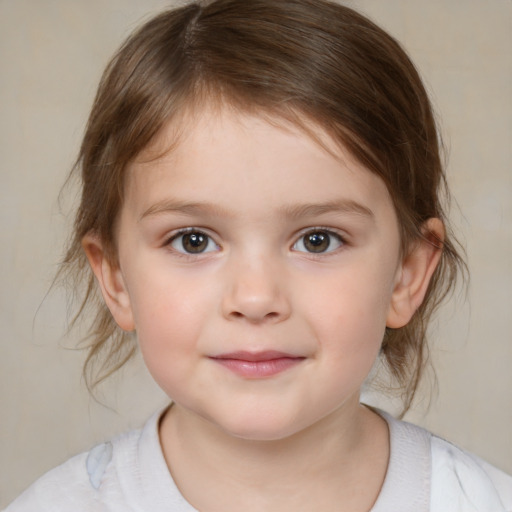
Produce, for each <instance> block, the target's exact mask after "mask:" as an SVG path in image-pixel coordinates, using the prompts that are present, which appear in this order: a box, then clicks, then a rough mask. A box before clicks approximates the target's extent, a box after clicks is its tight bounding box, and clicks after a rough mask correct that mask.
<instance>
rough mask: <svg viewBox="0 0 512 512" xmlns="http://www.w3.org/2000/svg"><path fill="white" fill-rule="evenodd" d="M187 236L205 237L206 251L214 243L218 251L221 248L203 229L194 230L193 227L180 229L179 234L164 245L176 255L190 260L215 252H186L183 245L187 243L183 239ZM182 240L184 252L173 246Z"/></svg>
mask: <svg viewBox="0 0 512 512" xmlns="http://www.w3.org/2000/svg"><path fill="white" fill-rule="evenodd" d="M186 235H196V236H198V237H205V239H206V243H207V245H206V249H208V248H209V246H210V245H211V244H212V243H213V244H214V245H215V248H216V249H218V248H219V246H218V244H217V243H216V242H215V241H214V240H213V238H212V237H211V236H210V235H208V234H207V233H205V232H204V231H203V230H201V229H198V228H192V227H191V228H185V229H180V230H179V231H178V232H177V233H175V234H173V235H172V236H171V237H170V238H169V239H168V240H167V242H166V243H165V244H164V245H165V246H167V247H170V248H171V249H172V250H173V252H174V253H176V254H177V255H179V256H181V257H184V258H190V257H194V256H200V255H203V254H208V253H210V252H215V250H213V251H212V250H203V251H198V252H192V251H190V252H189V251H186V250H185V247H184V245H183V244H184V243H185V242H184V240H183V237H184V236H186ZM180 238H181V247H182V249H183V250H179V249H178V248H177V247H174V246H173V244H174V242H176V241H179V240H180Z"/></svg>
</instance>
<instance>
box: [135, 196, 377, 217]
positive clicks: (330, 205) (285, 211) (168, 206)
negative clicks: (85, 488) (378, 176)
mask: <svg viewBox="0 0 512 512" xmlns="http://www.w3.org/2000/svg"><path fill="white" fill-rule="evenodd" d="M279 212H280V213H281V214H282V215H283V216H285V217H287V218H291V219H300V218H302V217H315V216H319V215H325V214H328V213H334V214H350V215H357V216H362V217H366V218H369V219H370V220H373V219H374V217H375V215H374V213H373V212H372V210H370V208H368V207H366V206H364V205H362V204H360V203H358V202H356V201H353V200H347V199H339V200H334V201H328V202H326V203H321V204H316V203H310V204H297V205H285V206H283V207H281V208H280V209H279ZM163 213H178V214H181V215H188V216H194V215H208V216H213V217H234V216H235V214H234V213H233V212H230V211H229V210H226V209H225V208H223V207H221V206H219V205H216V204H213V203H208V202H197V203H195V202H188V201H179V200H173V199H165V200H163V201H159V202H157V203H155V204H154V205H152V206H150V207H149V208H148V209H147V210H145V211H144V212H143V213H142V215H141V216H140V217H139V222H140V221H141V220H143V219H145V218H146V217H152V216H155V215H160V214H163Z"/></svg>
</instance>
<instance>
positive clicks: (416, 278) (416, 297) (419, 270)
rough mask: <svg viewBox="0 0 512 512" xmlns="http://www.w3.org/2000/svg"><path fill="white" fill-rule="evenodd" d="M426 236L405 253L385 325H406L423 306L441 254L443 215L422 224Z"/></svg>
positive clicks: (393, 326) (396, 326) (394, 326)
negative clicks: (441, 217) (440, 217)
mask: <svg viewBox="0 0 512 512" xmlns="http://www.w3.org/2000/svg"><path fill="white" fill-rule="evenodd" d="M422 232H423V238H422V239H420V240H419V241H418V242H417V244H416V245H414V246H413V247H412V249H411V251H410V252H409V253H408V254H407V255H406V256H405V258H404V260H403V262H402V264H401V267H400V269H399V270H398V274H397V281H396V283H395V288H394V290H393V294H392V296H391V305H390V309H389V313H388V317H387V322H386V326H387V327H391V328H394V329H397V328H399V327H403V326H404V325H406V324H407V323H408V322H409V320H410V319H411V318H412V316H413V315H414V313H415V312H416V310H417V309H418V308H419V307H420V305H421V303H422V302H423V299H424V298H425V294H426V293H427V289H428V285H429V283H430V279H431V278H432V275H433V273H434V270H435V269H436V267H437V265H438V263H439V260H440V258H441V252H442V244H443V241H444V234H445V231H444V225H443V223H442V221H441V220H440V219H437V218H432V219H428V220H427V221H426V222H425V223H424V224H423V227H422Z"/></svg>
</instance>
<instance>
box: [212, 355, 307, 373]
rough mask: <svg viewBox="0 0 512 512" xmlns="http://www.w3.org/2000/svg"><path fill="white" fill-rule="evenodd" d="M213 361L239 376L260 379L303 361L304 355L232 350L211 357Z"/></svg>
mask: <svg viewBox="0 0 512 512" xmlns="http://www.w3.org/2000/svg"><path fill="white" fill-rule="evenodd" d="M210 359H212V360H213V361H215V362H216V363H218V364H220V365H221V366H223V367H224V368H227V369H228V370H230V371H232V372H233V373H235V374H237V375H239V376H240V377H245V378H248V379H261V378H265V377H272V376H273V375H277V374H278V373H281V372H284V371H286V370H288V369H290V368H293V367H294V366H296V365H298V364H299V363H301V362H302V361H304V359H305V357H297V356H294V355H291V354H285V353H283V352H276V351H264V352H244V351H240V352H232V353H229V354H221V355H219V356H215V357H211V358H210Z"/></svg>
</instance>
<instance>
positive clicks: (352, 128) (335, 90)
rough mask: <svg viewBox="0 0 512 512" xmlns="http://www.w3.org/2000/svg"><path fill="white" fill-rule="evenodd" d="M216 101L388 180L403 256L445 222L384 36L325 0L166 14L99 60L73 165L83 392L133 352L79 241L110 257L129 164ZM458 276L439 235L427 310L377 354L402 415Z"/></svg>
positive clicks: (202, 5) (394, 47) (424, 128)
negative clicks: (85, 337)
mask: <svg viewBox="0 0 512 512" xmlns="http://www.w3.org/2000/svg"><path fill="white" fill-rule="evenodd" d="M211 101H216V102H219V101H220V102H221V104H228V105H230V106H232V107H235V108H237V109H240V110H241V111H251V112H256V113H258V112H260V113H261V114H262V115H264V114H270V115H273V116H276V115H277V116H279V117H281V118H285V119H287V120H291V121H292V122H294V123H295V124H299V125H301V127H302V128H305V129H306V130H307V123H308V121H307V120H309V121H312V122H314V123H315V124H316V125H319V126H320V127H322V128H323V129H325V130H326V131H327V133H329V134H330V135H331V136H332V137H333V138H334V140H337V141H339V142H340V143H342V144H343V145H344V146H345V147H346V148H348V149H349V151H351V152H352V154H353V155H354V156H355V157H356V158H357V159H358V160H359V161H360V162H361V163H362V164H363V165H364V166H366V167H367V168H368V169H369V170H370V171H372V172H374V173H375V174H377V175H378V176H380V177H381V178H382V179H383V181H384V182H385V183H386V185H387V188H388V190H389V192H390V194H391V197H392V199H393V201H394V205H395V208H396V211H397V214H398V218H399V223H400V229H401V235H402V250H403V252H404V253H405V252H406V251H407V250H408V249H409V248H410V247H411V244H412V243H414V242H415V241H418V240H419V239H420V238H421V237H423V236H424V234H423V233H422V226H423V224H424V222H425V221H426V220H427V219H429V218H432V217H437V218H440V219H442V220H443V221H444V222H445V224H446V218H445V215H444V212H443V206H442V204H441V200H440V198H441V197H445V198H447V194H448V192H447V191H446V183H445V176H444V171H443V165H442V161H441V158H440V140H439V135H438V132H437V129H436V124H435V120H434V116H433V113H432V108H431V105H430V102H429V99H428V96H427V93H426V91H425V89H424V86H423V84H422V81H421V79H420V77H419V75H418V72H417V71H416V69H415V67H414V66H413V64H412V63H411V61H410V60H409V58H408V57H407V55H406V54H405V52H404V51H403V50H402V48H401V47H400V45H399V44H398V43H397V42H396V41H395V40H394V39H393V38H392V37H391V36H389V35H388V34H386V33H385V32H384V31H383V30H382V29H380V28H379V27H377V26H376V25H375V24H373V23H372V22H371V21H369V20H368V19H366V18H365V17H363V16H362V15H360V14H358V13H356V12H355V11H353V10H352V9H350V8H347V7H344V6H341V5H339V4H335V3H332V2H328V1H325V0H214V1H208V2H192V3H190V4H188V5H186V6H183V7H181V8H177V9H174V10H171V11H167V12H164V13H162V14H160V15H158V16H156V17H155V18H153V19H151V20H150V21H149V22H147V23H146V24H145V25H144V26H142V28H140V29H139V30H138V31H136V32H135V33H134V34H133V35H132V36H131V37H130V38H129V39H128V40H127V41H126V42H125V44H124V45H123V46H122V47H121V49H120V50H119V51H118V52H117V54H116V55H115V56H114V58H113V59H112V61H111V62H110V64H109V65H108V67H107V69H106V71H105V73H104V75H103V78H102V80H101V83H100V86H99V90H98V93H97V96H96V99H95V102H94V106H93V108H92V112H91V115H90V118H89V122H88V126H87V130H86V133H85V136H84V140H83V143H82V146H81V150H80V154H79V157H78V160H77V165H76V167H75V171H76V170H77V169H79V170H80V171H81V180H82V199H81V203H80V206H79V209H78V211H77V214H76V220H75V230H74V238H73V240H72V242H71V245H70V246H69V249H68V252H67V255H66V258H65V261H64V263H63V267H62V271H63V272H64V273H65V274H67V275H69V276H73V277H74V278H75V279H76V280H75V281H74V282H75V283H78V282H82V281H84V282H86V283H87V286H86V288H85V295H84V297H83V301H82V303H81V307H80V309H79V312H78V315H77V316H80V315H81V314H82V313H83V312H84V309H87V308H90V307H92V309H93V311H94V317H93V320H92V325H91V326H90V330H89V332H88V333H89V336H90V338H89V339H90V340H91V341H90V345H89V355H88V358H87V360H86V364H85V367H84V373H85V375H86V378H87V382H88V383H91V382H92V381H94V382H98V381H100V380H102V379H103V378H105V377H106V376H108V375H109V374H110V373H112V372H113V371H115V370H116V369H118V368H119V367H120V366H122V365H123V364H124V362H126V360H127V359H128V358H129V357H130V356H131V355H132V354H133V352H134V350H135V346H136V345H135V341H134V339H133V338H132V339H131V340H130V339H129V337H130V336H129V334H128V333H125V332H122V331H121V330H120V329H119V328H118V327H117V326H116V324H115V322H114V320H113V318H112V317H111V315H110V313H109V311H108V309H107V308H106V306H105V305H104V304H103V302H102V301H101V300H99V298H98V295H97V294H98V292H97V290H96V285H95V283H94V277H93V275H92V272H91V271H90V269H89V267H88V264H87V261H86V259H85V255H84V253H83V251H82V248H81V240H82V238H83V237H84V235H86V234H87V233H90V232H94V233H95V234H96V235H97V236H99V237H100V239H101V241H102V243H103V245H104V247H105V248H106V250H107V253H108V255H109V257H110V258H112V260H113V261H115V260H116V247H115V245H116V244H115V220H116V218H117V216H118V213H119V211H120V208H121V206H122V203H123V185H124V171H125V169H126V167H127V165H128V164H129V163H130V162H131V161H133V159H134V158H135V157H136V156H137V155H138V154H139V153H140V152H141V151H142V150H143V149H144V148H146V147H147V146H148V145H149V144H150V143H151V142H152V141H153V140H154V138H155V136H156V134H158V133H159V131H160V130H161V129H162V127H163V126H164V125H165V124H166V123H168V122H169V121H172V120H176V119H177V116H178V115H180V114H182V113H183V112H184V111H185V110H186V109H188V108H190V107H191V106H195V107H198V106H199V107H200V106H201V105H203V104H204V102H211ZM464 268H465V267H464V262H463V260H462V258H461V257H460V255H459V254H458V252H457V250H456V245H455V244H454V242H453V241H452V237H451V234H450V231H449V230H447V237H446V239H445V240H444V243H443V244H442V256H441V263H440V265H439V266H438V268H437V270H436V272H435V274H434V277H433V279H432V281H431V283H430V287H429V290H428V292H427V295H426V298H425V300H424V302H423V304H422V305H421V306H420V308H419V309H418V311H417V312H416V313H415V315H414V317H413V318H412V320H411V322H410V323H409V324H408V325H407V326H405V327H403V328H400V329H387V331H386V334H385V337H384V340H383V344H382V355H383V357H384V360H385V361H386V363H387V366H388V367H389V369H390V371H391V374H392V375H393V376H394V377H395V378H396V379H397V381H398V383H399V385H400V387H401V388H402V389H403V390H404V395H403V396H404V405H405V409H407V408H408V407H409V406H410V403H411V400H412V398H413V396H414V393H415V391H416V388H417V385H418V382H419V379H420V376H421V374H422V370H423V367H424V363H425V359H426V352H425V351H426V328H427V324H428V320H429V318H430V316H431V314H432V313H433V311H434V310H435V309H436V307H437V306H438V305H439V303H440V301H441V300H442V299H443V298H444V297H445V296H446V294H447V293H448V292H449V291H451V290H452V289H453V287H454V283H455V280H456V277H457V274H458V273H459V271H460V270H462V271H464ZM98 362H99V363H100V367H99V370H97V369H96V370H94V368H96V365H95V363H98Z"/></svg>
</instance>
